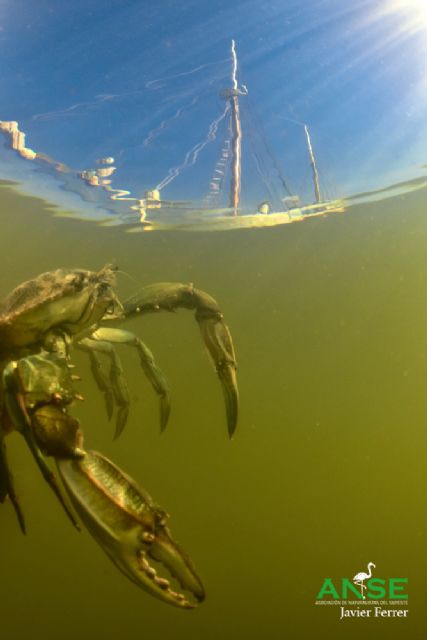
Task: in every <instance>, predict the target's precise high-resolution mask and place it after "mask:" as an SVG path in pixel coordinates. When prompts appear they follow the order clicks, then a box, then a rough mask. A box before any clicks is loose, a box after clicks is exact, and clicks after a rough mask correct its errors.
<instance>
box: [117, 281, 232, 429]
mask: <svg viewBox="0 0 427 640" xmlns="http://www.w3.org/2000/svg"><path fill="white" fill-rule="evenodd" d="M180 308H183V309H195V311H196V313H195V318H196V320H197V322H198V323H199V327H200V331H201V334H202V338H203V340H204V342H205V345H206V347H207V349H208V352H209V354H210V356H211V358H212V361H213V363H214V366H215V370H216V372H217V374H218V377H219V379H220V382H221V386H222V390H223V394H224V399H225V407H226V414H227V426H228V433H229V435H230V437H232V436H233V434H234V431H235V429H236V424H237V413H238V397H239V396H238V389H237V380H236V366H237V365H236V358H235V353H234V347H233V342H232V339H231V334H230V331H229V329H228V327H227V325H226V324H225V322H224V321H223V314H222V312H221V310H220V308H219V306H218V303H217V302H216V300H215V299H214V298H212V296H210V295H209V294H208V293H205V292H204V291H202V290H200V289H196V288H195V287H194V286H193V285H192V284H179V283H171V282H165V283H158V284H153V285H149V286H147V287H143V288H142V289H140V291H139V292H138V293H137V294H136V295H134V296H132V297H131V298H129V299H128V300H126V301H125V302H124V304H123V310H124V315H125V317H126V318H133V317H135V316H138V315H141V314H145V313H151V312H156V311H176V310H177V309H180Z"/></svg>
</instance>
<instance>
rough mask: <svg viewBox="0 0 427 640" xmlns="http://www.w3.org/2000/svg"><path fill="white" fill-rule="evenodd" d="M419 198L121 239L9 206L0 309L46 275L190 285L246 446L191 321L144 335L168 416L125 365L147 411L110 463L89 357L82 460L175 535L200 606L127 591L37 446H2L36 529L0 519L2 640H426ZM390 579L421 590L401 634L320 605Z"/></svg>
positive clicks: (424, 280)
mask: <svg viewBox="0 0 427 640" xmlns="http://www.w3.org/2000/svg"><path fill="white" fill-rule="evenodd" d="M426 196H427V194H426V191H425V189H424V190H419V191H416V192H413V193H408V194H407V195H400V196H396V197H394V198H389V199H384V200H382V201H380V202H376V203H370V204H369V203H368V204H366V203H365V204H359V205H355V206H353V207H351V208H350V209H349V210H348V211H347V212H345V213H344V214H342V215H335V216H330V217H327V218H323V219H317V220H309V221H306V222H304V223H301V224H295V225H286V226H285V227H277V228H272V229H261V230H255V231H250V230H248V231H236V232H233V233H194V234H188V235H186V234H179V233H176V234H175V233H173V232H169V233H153V234H150V233H148V234H135V235H132V234H125V233H124V232H122V230H120V229H118V230H117V229H109V228H100V227H97V226H95V225H92V224H89V223H83V222H78V221H75V220H65V219H61V218H55V217H52V215H51V212H50V211H49V210H48V208H47V207H46V206H45V205H44V204H43V202H42V201H41V200H36V199H34V198H28V197H23V196H21V195H18V194H16V193H15V192H14V191H13V190H12V189H11V188H9V187H7V186H2V187H1V198H0V207H1V209H0V210H1V234H0V253H1V263H2V268H1V270H0V296H3V295H5V294H6V293H8V292H9V291H10V290H11V289H12V288H13V287H14V286H16V285H17V284H18V283H20V282H22V281H24V280H26V279H29V278H31V277H33V276H35V275H37V274H38V273H41V272H43V271H47V270H51V269H55V268H57V267H60V266H64V267H82V268H86V269H94V270H97V269H99V268H100V267H101V266H102V265H104V264H105V263H109V262H114V263H116V264H117V265H118V266H119V267H120V269H121V270H122V271H124V272H126V273H127V274H129V276H130V277H127V276H126V275H123V276H120V277H119V290H120V293H121V295H122V296H127V295H130V294H131V293H132V292H133V291H134V290H136V289H137V288H138V287H139V286H140V284H147V283H150V282H156V281H179V282H194V283H195V285H196V286H197V287H199V288H202V289H204V290H206V291H208V292H209V293H211V294H212V295H213V296H214V297H215V298H216V299H217V300H218V301H219V302H220V305H221V307H222V310H223V312H224V314H225V319H226V322H227V323H228V325H229V327H230V329H231V332H232V335H233V339H234V342H235V347H236V351H237V357H238V365H239V369H238V380H239V388H240V400H241V412H240V418H239V424H238V429H237V432H236V435H235V437H234V439H233V440H232V441H229V439H228V437H227V429H226V422H225V415H224V407H223V399H222V394H221V390H220V386H219V383H218V381H217V379H216V376H215V372H214V371H213V369H212V366H211V364H210V363H209V361H208V358H207V355H206V352H205V349H204V346H203V344H202V342H201V340H200V336H199V330H198V327H197V324H196V322H195V321H194V319H193V317H192V313H190V312H187V311H179V312H178V313H176V314H173V315H172V314H166V313H165V314H159V315H154V316H147V317H144V318H142V319H140V320H138V321H136V320H135V321H132V323H130V327H131V328H132V330H134V331H135V332H136V333H138V334H139V335H140V336H142V337H143V339H144V341H145V342H146V343H147V344H148V345H149V346H150V348H151V349H152V350H153V352H154V354H155V355H156V359H157V361H158V364H159V365H160V366H161V368H162V370H163V371H164V372H165V374H166V375H167V377H168V379H169V382H170V387H171V391H172V414H171V418H170V423H169V425H168V428H167V430H166V432H165V433H164V434H162V435H160V433H159V426H158V406H157V399H156V397H155V395H154V393H153V391H152V389H151V388H150V386H149V384H148V383H147V381H146V380H145V378H144V376H143V374H142V372H141V371H140V369H139V365H138V361H137V358H136V356H135V354H134V353H132V351H130V350H127V349H125V348H122V349H121V350H120V353H121V356H122V359H123V363H124V366H125V371H126V374H127V378H128V380H129V385H130V388H131V395H132V408H131V414H130V419H129V423H128V425H127V427H126V430H125V431H124V433H123V435H122V436H121V437H120V439H118V440H117V441H114V442H113V424H109V423H108V420H107V416H106V413H105V408H104V405H103V400H102V397H101V395H100V393H99V391H98V390H97V388H96V386H95V384H94V382H93V380H92V379H91V374H90V370H89V365H88V362H87V359H86V358H85V356H84V355H83V354H80V353H76V354H75V363H76V364H77V370H78V373H79V374H80V375H81V376H82V378H83V380H82V382H81V383H79V385H78V387H79V391H80V392H81V393H82V394H83V395H84V396H85V402H84V403H81V404H80V405H79V406H78V407H76V408H75V410H74V412H75V415H77V416H78V417H79V419H80V420H81V423H82V426H83V428H84V431H85V437H86V444H87V446H88V447H91V448H94V449H97V450H99V451H102V452H103V453H104V454H105V455H107V456H108V457H109V458H111V459H112V460H114V461H115V462H116V463H117V464H118V465H120V467H122V468H123V469H124V470H126V472H127V473H129V474H130V475H131V476H132V477H134V478H135V479H136V480H138V482H140V483H141V484H142V485H143V486H144V487H145V488H146V489H147V490H148V491H149V492H150V493H151V494H152V496H153V497H154V499H155V500H156V501H158V502H159V503H160V504H161V505H162V506H163V507H165V508H166V509H167V511H168V512H169V513H170V514H171V530H172V533H173V535H174V537H175V539H177V540H179V542H180V543H181V544H182V546H183V547H184V548H185V549H186V551H188V553H189V554H190V555H191V557H192V559H193V561H194V563H195V565H196V568H197V570H198V572H199V574H200V576H201V577H202V579H203V582H204V585H205V587H206V591H207V598H206V601H205V602H204V603H203V604H202V605H200V606H199V607H198V608H197V609H195V610H193V611H182V610H179V609H175V608H173V607H171V606H168V605H166V604H163V603H162V602H160V601H157V600H155V599H153V598H151V597H150V596H149V595H148V594H146V593H145V592H143V591H141V590H140V589H138V588H137V587H136V586H135V585H133V584H132V583H131V582H129V581H128V580H126V579H125V578H124V577H123V576H122V575H121V574H120V573H119V572H118V571H117V569H116V568H115V567H114V565H113V564H112V563H111V562H110V561H109V560H108V558H107V557H106V556H105V555H104V554H103V553H102V551H101V550H100V549H99V548H98V547H97V545H96V544H95V543H94V541H93V540H92V539H91V537H90V535H89V534H88V533H86V532H85V531H83V532H82V533H81V534H78V533H77V532H76V531H75V530H73V528H72V526H71V525H70V523H69V522H68V520H67V519H66V517H65V516H64V513H63V512H62V510H61V508H60V506H59V505H58V503H57V501H56V499H55V498H54V496H53V495H52V493H51V491H50V490H49V488H48V487H47V485H46V484H45V483H44V481H43V479H42V477H41V475H40V474H39V472H38V470H37V469H36V468H35V465H34V463H33V460H32V458H31V456H30V454H29V452H28V451H27V449H26V447H25V444H24V442H23V440H22V439H21V438H20V437H19V436H18V435H15V434H14V435H12V436H10V437H9V438H8V451H9V452H10V456H11V464H12V468H13V471H14V476H15V481H16V485H17V491H18V495H19V498H20V500H21V503H22V506H23V509H24V513H25V515H26V518H27V527H28V534H27V536H26V537H24V536H22V534H21V533H20V531H19V528H18V524H17V522H16V518H15V514H14V512H13V509H12V506H11V504H10V503H5V504H4V505H0V527H1V531H2V536H1V542H2V560H1V567H2V569H1V580H2V585H3V586H2V590H1V595H2V597H1V605H0V611H1V613H2V623H1V636H2V637H4V638H16V639H18V638H19V639H21V638H27V637H29V635H30V634H31V636H33V637H34V636H39V635H40V636H42V637H43V638H44V640H51V639H53V638H55V639H57V638H61V640H69V639H71V638H81V639H86V638H90V637H94V636H96V637H99V638H104V639H105V640H110V639H113V638H117V637H121V638H127V639H130V640H132V639H133V638H135V639H136V638H141V637H149V638H150V639H151V640H157V639H160V638H174V639H177V640H178V639H181V638H185V639H186V640H190V639H193V638H201V637H203V638H212V639H214V638H218V637H221V638H223V639H224V640H229V639H230V640H231V639H232V638H246V639H247V640H252V639H254V640H255V639H256V638H260V637H270V638H282V637H291V638H307V637H314V636H317V637H318V636H319V635H320V636H321V637H328V638H337V639H338V638H342V637H344V634H345V637H346V638H349V639H350V638H359V637H360V634H361V631H363V635H364V637H365V638H380V637H381V638H387V639H393V638H402V637H404V638H411V639H417V638H423V637H425V630H426V621H425V613H424V594H425V587H424V580H425V575H426V569H427V566H426V565H427V563H426V554H425V547H426V541H427V512H426V509H425V502H426V495H427V479H426V473H425V467H426V465H425V461H426V452H427V428H426V423H427V392H426V387H427V329H426V326H427V325H426V318H427V295H426V290H427V253H426V250H425V247H426V241H427V219H426V216H425V209H426V207H425V203H426ZM371 561H372V562H374V563H375V564H376V567H377V569H376V573H375V575H376V576H378V577H383V578H387V577H388V576H395V577H407V578H408V579H409V583H408V585H409V586H408V592H409V607H408V608H409V615H408V617H407V618H406V619H390V620H388V619H381V620H378V619H364V620H360V619H359V620H353V619H351V620H339V613H338V609H339V607H332V606H328V607H326V606H316V605H315V604H314V603H315V601H316V596H317V594H318V592H319V590H320V587H321V585H322V583H323V580H324V578H325V577H331V578H334V579H335V578H336V579H337V580H339V579H340V578H341V576H350V577H351V576H353V575H354V574H355V573H357V572H358V571H362V570H366V566H367V563H368V562H371Z"/></svg>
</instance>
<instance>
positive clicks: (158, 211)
mask: <svg viewBox="0 0 427 640" xmlns="http://www.w3.org/2000/svg"><path fill="white" fill-rule="evenodd" d="M231 57H232V70H231V87H230V88H227V89H224V90H223V91H222V92H221V97H222V98H223V99H224V100H225V101H226V110H225V112H226V111H228V112H229V114H230V126H229V128H230V131H231V136H230V141H229V144H228V148H226V149H224V150H223V153H222V157H221V159H220V161H219V163H217V165H218V168H217V172H218V173H219V174H220V176H218V175H217V176H214V177H213V179H212V182H211V184H210V186H211V189H212V190H213V193H215V190H218V188H219V187H218V186H217V184H216V182H218V181H220V180H222V176H223V175H224V171H223V168H224V165H225V164H226V161H227V160H228V159H230V185H229V206H228V207H227V208H212V207H196V208H188V207H185V206H183V205H184V203H182V204H181V205H180V203H178V202H174V203H173V205H174V207H173V214H172V216H168V210H169V211H171V209H170V205H171V204H172V203H170V202H167V201H163V200H162V199H161V195H160V189H159V188H157V189H153V190H150V191H146V193H145V199H143V200H141V201H140V207H141V208H140V213H141V219H140V222H141V225H142V228H141V227H140V228H138V227H130V228H129V229H128V231H130V232H136V231H141V230H167V229H177V230H185V231H200V230H204V231H221V230H232V229H245V228H257V227H274V226H277V225H283V224H290V223H293V222H299V221H302V220H306V219H308V218H314V217H320V216H325V215H327V214H331V213H342V212H344V211H345V206H344V201H343V200H339V199H337V200H324V199H323V198H322V196H321V189H320V182H319V172H318V169H317V163H316V158H315V155H314V150H313V145H312V141H311V137H310V132H309V129H308V126H307V124H303V127H304V133H305V139H306V144H307V152H308V157H309V161H310V167H311V173H312V180H313V189H314V202H312V203H311V204H308V205H303V206H302V205H300V204H299V198H298V196H290V197H288V198H284V199H283V200H282V204H283V205H284V207H283V210H282V211H272V210H271V206H270V204H269V202H267V201H265V202H262V203H260V204H259V205H258V207H257V209H256V211H252V212H251V211H249V212H248V211H243V210H242V209H240V192H241V158H242V137H243V130H242V123H241V118H240V100H241V99H242V98H244V97H245V96H246V95H247V94H248V89H247V87H246V86H245V85H239V82H238V79H237V70H238V62H237V53H236V44H235V41H234V40H232V43H231ZM225 112H224V113H225ZM185 204H186V203H185ZM153 214H154V215H153ZM168 217H170V219H169V220H168Z"/></svg>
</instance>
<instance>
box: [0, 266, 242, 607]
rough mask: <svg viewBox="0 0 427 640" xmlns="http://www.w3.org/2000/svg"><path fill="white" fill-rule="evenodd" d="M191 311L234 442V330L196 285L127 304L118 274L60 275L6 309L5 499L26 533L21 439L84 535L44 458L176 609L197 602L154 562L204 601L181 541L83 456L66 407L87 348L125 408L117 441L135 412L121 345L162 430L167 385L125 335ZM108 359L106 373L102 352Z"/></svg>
mask: <svg viewBox="0 0 427 640" xmlns="http://www.w3.org/2000/svg"><path fill="white" fill-rule="evenodd" d="M180 307H182V308H187V309H195V311H196V314H195V316H196V320H197V321H198V323H199V326H200V329H201V334H202V337H203V339H204V342H205V344H206V346H207V349H208V351H209V354H210V356H211V358H212V360H213V362H214V365H215V368H216V371H217V374H218V376H219V378H220V381H221V384H222V388H223V392H224V397H225V403H226V414H227V424H228V431H229V434H230V436H232V435H233V433H234V430H235V426H236V422H237V409H238V391H237V383H236V360H235V355H234V349H233V344H232V340H231V336H230V332H229V330H228V327H227V325H226V324H225V323H224V322H223V317H222V313H221V311H220V309H219V307H218V304H217V303H216V301H215V300H214V299H213V298H212V297H211V296H209V295H208V294H207V293H205V292H203V291H200V290H198V289H195V288H194V287H193V285H184V284H173V283H166V284H155V285H150V286H148V287H145V288H143V289H141V290H140V291H139V292H138V294H137V295H135V296H133V297H132V298H130V299H129V300H126V301H124V302H123V303H122V302H120V300H119V298H118V296H117V293H116V278H115V270H114V269H113V268H112V267H111V266H109V265H107V266H105V267H104V268H103V269H101V270H100V271H99V272H92V271H84V270H81V269H69V270H67V269H58V270H56V271H51V272H48V273H44V274H42V275H40V276H38V277H37V278H35V279H34V280H30V281H28V282H25V283H23V284H21V285H20V286H19V287H17V288H16V289H14V290H13V291H12V293H11V294H10V295H9V296H8V297H7V298H6V299H5V300H4V301H3V303H2V304H1V306H0V371H1V387H0V501H1V502H4V500H5V499H6V497H7V496H9V498H10V500H11V502H12V504H13V506H14V508H15V512H16V514H17V517H18V520H19V523H20V527H21V529H22V531H23V532H24V533H25V521H24V516H23V513H22V510H21V508H20V505H19V502H18V499H17V496H16V493H15V489H14V483H13V478H12V474H11V472H10V469H9V464H8V459H7V454H6V447H5V436H6V435H7V434H8V433H9V432H10V431H12V430H17V431H19V432H20V433H21V434H22V435H23V437H24V438H25V440H26V442H27V444H28V446H29V448H30V450H31V453H32V454H33V457H34V459H35V461H36V463H37V465H38V466H39V469H40V471H41V472H42V474H43V476H44V478H45V479H46V481H47V482H48V484H49V485H50V487H51V488H52V490H53V491H54V493H55V494H56V496H57V498H58V499H59V501H60V503H61V504H62V506H63V508H64V510H65V511H66V513H67V515H68V517H69V518H70V520H71V521H72V523H73V524H74V525H75V526H76V527H77V528H79V525H78V522H77V520H76V518H75V516H74V513H73V511H72V510H71V508H70V507H69V505H68V503H67V501H66V499H65V497H64V495H63V493H62V491H61V488H60V486H59V484H58V482H57V480H56V477H55V475H54V474H53V472H52V470H51V469H50V466H49V465H48V463H47V461H46V458H45V456H52V457H54V458H55V460H56V462H57V466H58V469H59V472H60V475H61V477H62V480H63V483H64V485H65V488H66V490H67V492H68V494H69V497H70V499H71V502H72V504H73V506H74V508H75V510H76V511H77V513H78V514H79V515H80V517H81V519H82V521H83V522H84V523H85V525H86V527H87V528H88V530H89V531H90V533H91V534H92V535H93V537H94V538H95V539H96V541H97V542H98V543H99V544H100V545H101V546H102V547H103V549H104V550H105V551H106V552H107V553H108V555H109V556H110V557H111V559H112V560H113V561H114V562H115V564H116V565H117V566H118V567H119V569H120V570H121V571H122V572H123V573H125V574H126V575H127V576H128V577H129V578H130V579H131V580H133V581H134V582H136V583H137V584H138V585H139V586H141V587H142V588H144V589H146V590H148V591H149V592H150V593H151V594H152V595H154V596H156V597H159V598H161V599H163V600H164V601H166V602H169V603H171V604H175V605H177V606H180V607H184V608H190V607H192V606H194V603H191V602H190V601H189V600H188V598H187V597H186V596H185V595H184V594H183V593H180V592H178V591H176V590H174V589H173V588H172V587H171V585H170V581H169V580H168V579H166V578H162V577H159V576H158V575H157V572H156V569H155V568H154V567H153V566H152V565H151V564H150V559H151V560H154V561H155V562H159V563H161V564H162V565H163V566H164V567H166V568H167V569H168V570H169V572H170V574H171V575H172V576H173V577H175V578H176V579H177V580H178V582H180V584H181V586H182V587H183V588H184V589H187V590H188V591H189V592H190V593H191V594H192V595H193V596H194V598H195V600H196V601H201V600H203V598H204V591H203V587H202V584H201V581H200V579H199V578H198V576H197V574H196V573H195V571H194V568H193V566H192V564H191V561H190V559H189V557H188V556H187V555H186V554H185V553H184V552H183V551H182V550H181V549H180V548H179V546H178V545H177V544H176V543H175V542H174V541H173V539H172V537H171V535H170V531H169V529H168V528H167V526H166V514H165V512H164V511H163V510H162V509H161V508H160V507H158V506H156V505H155V503H154V502H153V501H152V499H151V497H150V496H149V495H148V494H147V493H146V492H145V491H144V490H143V489H141V488H140V487H138V486H137V485H136V484H135V483H134V481H133V480H132V479H131V478H129V477H128V476H126V474H124V473H123V472H122V471H121V470H120V469H119V468H118V467H116V466H115V465H114V464H113V463H111V462H110V461H109V460H107V459H106V458H105V457H104V456H102V455H101V454H99V453H96V452H93V451H89V452H88V451H86V450H85V449H84V448H83V435H82V431H81V429H80V426H79V423H78V421H77V420H76V419H75V418H73V417H72V416H71V415H70V414H69V412H68V409H69V407H70V406H71V405H72V403H73V402H75V401H76V400H78V399H81V396H80V395H79V394H77V393H76V392H75V390H74V386H73V383H74V381H75V379H76V376H73V374H72V373H71V367H72V366H73V365H72V362H71V348H72V347H73V346H74V347H77V348H79V349H83V350H84V351H87V353H88V354H89V356H90V360H91V368H92V372H93V375H94V377H95V380H96V382H97V384H98V387H99V388H100V389H101V391H102V392H103V393H104V396H105V401H106V406H107V412H108V415H109V417H111V415H112V412H113V409H114V404H116V405H117V408H118V410H117V419H116V437H117V436H118V435H120V433H121V432H122V430H123V428H124V426H125V424H126V420H127V416H128V410H129V394H128V390H127V385H126V381H125V377H124V374H123V369H122V366H121V363H120V360H119V357H118V355H117V354H116V352H115V349H114V347H113V345H114V344H127V345H130V346H132V347H134V348H135V349H136V350H137V352H138V354H139V356H140V362H141V366H142V368H143V370H144V372H145V374H146V375H147V377H148V379H149V380H150V382H151V384H152V385H153V387H154V389H155V391H156V392H157V393H158V395H159V397H160V424H161V429H164V428H165V426H166V423H167V420H168V416H169V408H170V403H169V392H168V387H167V383H166V380H165V378H164V376H163V374H162V373H161V371H160V369H159V368H158V367H157V365H156V363H155V361H154V358H153V356H152V354H151V352H150V351H149V349H148V348H147V347H146V346H145V345H144V343H143V342H142V341H141V340H140V339H139V338H138V337H137V336H135V335H134V334H132V333H130V332H129V331H125V330H124V329H121V328H117V326H115V325H117V324H118V323H122V322H123V321H125V320H126V319H128V318H132V317H134V316H136V315H141V314H144V313H149V312H154V311H160V310H167V311H175V310H176V309H178V308H180ZM100 353H101V354H105V355H106V356H107V357H108V359H109V361H110V370H109V373H108V374H107V372H106V371H105V370H104V368H103V365H102V361H101V359H100V357H99V354H100Z"/></svg>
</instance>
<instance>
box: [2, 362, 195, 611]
mask: <svg viewBox="0 0 427 640" xmlns="http://www.w3.org/2000/svg"><path fill="white" fill-rule="evenodd" d="M3 379H4V383H5V384H4V402H5V408H6V411H7V412H8V414H9V415H10V416H11V417H12V420H13V422H14V424H15V428H16V429H17V430H18V431H19V432H20V433H21V434H22V435H23V436H24V438H25V440H26V442H27V443H28V445H29V447H30V450H31V452H32V453H33V455H34V457H35V459H36V461H37V464H38V466H39V468H40V470H41V471H42V473H43V476H44V477H45V479H46V480H47V482H48V483H49V485H50V487H51V488H52V489H53V491H54V492H55V494H56V496H57V497H58V499H59V501H60V502H61V504H62V506H63V508H64V509H65V511H66V513H67V515H68V517H69V518H70V520H71V521H72V522H73V524H74V525H75V526H76V527H77V528H78V529H80V526H79V524H78V522H77V520H76V518H75V516H74V513H73V511H72V509H71V508H70V506H69V505H68V502H67V500H66V497H65V496H64V495H63V491H62V490H61V487H60V485H59V484H58V482H57V480H56V477H55V475H54V474H53V472H52V471H51V469H50V467H49V466H48V464H47V462H46V459H45V456H51V457H53V458H54V459H55V461H56V465H57V468H58V471H59V474H60V476H61V479H62V482H63V485H64V487H65V489H66V491H67V493H68V497H69V499H70V501H71V504H72V506H73V507H74V510H75V511H76V512H77V514H78V516H80V519H81V521H82V522H83V523H84V525H85V526H86V528H87V530H88V531H89V533H90V534H91V535H92V537H93V538H94V539H95V541H96V542H97V543H98V544H99V545H100V546H101V548H102V549H103V550H104V551H105V552H106V553H107V555H108V556H109V557H110V558H111V560H112V561H113V562H114V564H115V565H116V566H117V567H118V568H119V569H120V571H121V572H122V573H123V574H124V575H125V576H126V577H128V578H129V579H130V580H132V582H134V583H135V584H137V585H138V586H139V587H141V588H142V589H144V590H145V591H148V592H149V593H150V594H151V595H152V596H154V597H156V598H159V599H161V600H163V601H164V602H167V603H168V604H172V605H175V606H177V607H181V608H185V609H191V608H194V607H195V606H196V605H197V604H198V603H199V602H202V601H203V599H204V597H205V592H204V588H203V585H202V582H201V580H200V578H199V576H198V575H197V573H196V571H195V569H194V566H193V564H192V562H191V559H190V558H189V556H188V555H187V554H186V553H185V552H184V551H183V550H182V549H181V547H180V546H179V545H178V544H177V543H176V542H175V541H174V539H173V538H172V534H171V532H170V529H169V527H168V526H167V521H168V518H169V516H168V514H167V513H166V511H165V510H164V509H163V508H162V507H160V506H158V505H157V504H156V503H155V502H154V501H153V499H152V498H151V496H150V495H149V494H148V492H147V491H146V490H145V489H143V488H142V487H140V486H138V485H137V484H136V483H135V481H134V480H132V478H130V477H129V476H128V475H126V474H125V473H124V472H123V471H122V470H121V469H119V467H117V466H116V465H115V464H114V463H113V462H111V461H110V460H108V459H107V458H106V457H105V456H103V455H102V454H101V453H98V452H96V451H87V450H85V449H84V446H83V432H82V429H81V428H80V424H79V422H78V420H76V419H75V418H74V417H73V416H71V415H70V414H69V411H68V410H69V408H70V406H71V405H72V403H73V402H74V401H75V400H76V398H78V394H77V393H76V392H75V390H74V386H73V377H72V374H71V373H70V369H69V367H68V364H67V361H66V359H65V358H63V357H62V356H60V355H58V354H56V353H50V352H48V351H45V350H42V351H40V353H38V354H36V355H30V356H24V357H23V358H21V359H20V360H18V361H17V362H11V363H9V364H8V365H7V366H6V368H5V370H4V373H3ZM4 463H5V458H3V466H0V471H1V472H2V473H0V497H2V496H4V495H5V494H6V493H9V495H10V497H11V499H12V501H13V502H14V504H15V508H17V513H18V517H19V518H20V522H21V525H22V526H24V522H23V516H22V513H21V511H20V507H19V504H18V503H17V501H16V496H15V493H14V490H13V486H11V484H10V475H9V474H8V470H7V467H5V465H4ZM5 471H6V474H5V473H4V472H5ZM162 573H163V574H165V573H166V575H167V576H168V577H165V576H164V575H162ZM173 581H174V582H175V583H177V584H178V585H179V587H178V588H177V587H175V586H174V585H173Z"/></svg>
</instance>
